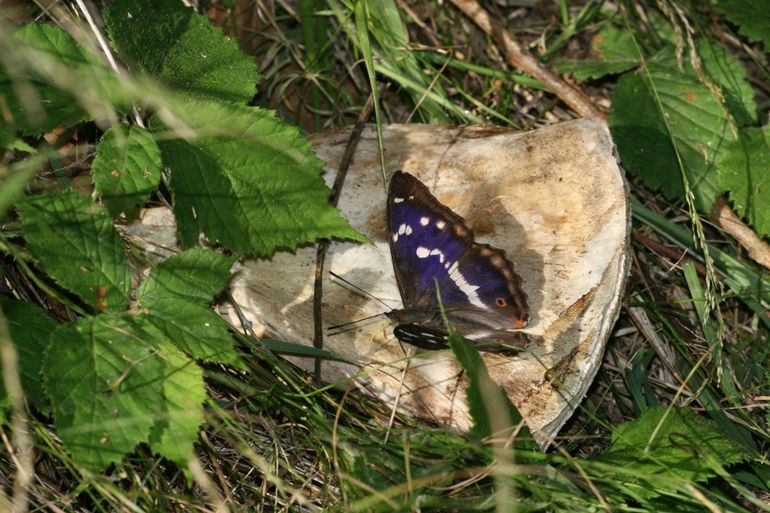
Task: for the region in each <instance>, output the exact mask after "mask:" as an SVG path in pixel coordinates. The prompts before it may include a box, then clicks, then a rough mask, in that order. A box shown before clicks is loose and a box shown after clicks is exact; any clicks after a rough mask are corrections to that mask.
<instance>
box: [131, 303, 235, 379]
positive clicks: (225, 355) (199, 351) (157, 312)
mask: <svg viewBox="0 0 770 513" xmlns="http://www.w3.org/2000/svg"><path fill="white" fill-rule="evenodd" d="M146 315H147V321H148V322H149V323H151V324H153V325H154V326H155V327H156V328H157V329H158V330H160V331H161V332H162V333H163V334H164V335H165V336H166V337H168V338H169V339H170V340H171V341H172V342H173V343H174V345H176V346H177V347H178V348H180V349H181V350H182V351H184V352H185V353H187V354H189V355H190V356H192V357H194V358H197V359H199V360H202V361H205V362H216V363H224V364H228V365H232V366H234V367H241V366H242V365H243V362H242V361H241V359H240V357H239V356H238V353H237V352H236V351H235V341H234V339H233V336H232V334H231V333H230V326H229V325H228V324H227V323H226V322H225V321H224V319H222V318H221V317H220V316H219V315H217V314H216V313H215V312H214V311H213V310H212V309H211V308H209V307H208V306H202V305H196V304H194V303H189V302H186V301H183V300H180V299H167V300H163V299H161V300H157V301H154V302H153V304H152V307H151V308H150V309H149V311H148V312H147V314H146Z"/></svg>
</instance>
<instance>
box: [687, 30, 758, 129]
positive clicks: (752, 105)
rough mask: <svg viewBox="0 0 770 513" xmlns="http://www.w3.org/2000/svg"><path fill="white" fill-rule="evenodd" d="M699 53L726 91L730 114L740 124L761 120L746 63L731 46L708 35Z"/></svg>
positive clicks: (704, 66)
mask: <svg viewBox="0 0 770 513" xmlns="http://www.w3.org/2000/svg"><path fill="white" fill-rule="evenodd" d="M697 46H698V55H699V56H700V58H701V59H702V61H703V68H704V71H705V72H706V74H708V76H709V77H710V78H711V79H712V80H713V81H714V82H715V83H716V85H717V86H719V88H720V89H721V91H722V94H723V95H724V98H725V103H726V105H727V108H728V110H729V111H730V114H732V116H733V117H734V118H735V122H736V123H738V125H741V126H744V125H752V124H754V123H756V121H757V103H756V101H755V100H754V95H755V92H754V88H753V87H752V86H751V84H750V83H749V78H748V73H747V71H746V67H745V66H744V65H743V63H741V61H739V60H738V59H736V58H735V57H733V56H732V55H730V53H729V52H727V50H725V49H724V48H722V47H721V46H719V45H717V44H715V43H714V42H712V41H709V40H707V39H701V40H699V41H698V45H697Z"/></svg>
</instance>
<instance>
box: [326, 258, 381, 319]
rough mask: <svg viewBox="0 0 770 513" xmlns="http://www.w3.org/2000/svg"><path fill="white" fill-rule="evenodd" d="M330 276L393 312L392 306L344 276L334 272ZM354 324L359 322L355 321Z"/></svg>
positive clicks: (330, 272)
mask: <svg viewBox="0 0 770 513" xmlns="http://www.w3.org/2000/svg"><path fill="white" fill-rule="evenodd" d="M329 274H331V275H332V276H334V277H335V278H337V279H338V280H340V281H341V282H343V283H346V284H347V285H348V286H350V287H351V288H353V289H354V290H357V291H358V292H360V293H361V294H363V295H364V296H366V297H368V298H371V299H374V300H375V301H377V302H378V303H380V304H382V305H383V306H385V308H387V309H388V310H392V308H391V307H390V305H389V304H387V303H386V302H385V301H383V300H382V299H380V298H378V297H376V296H374V295H372V294H370V293H369V292H367V291H365V290H364V289H362V288H361V287H359V286H358V285H354V284H353V283H350V282H349V281H348V280H346V279H345V278H343V277H342V276H340V275H339V274H337V273H335V272H334V271H329ZM377 315H382V314H377ZM367 319H369V317H367ZM360 320H362V321H363V320H364V319H360ZM353 322H358V321H353ZM348 324H351V323H348ZM341 326H344V324H342V325H341ZM329 329H331V328H329Z"/></svg>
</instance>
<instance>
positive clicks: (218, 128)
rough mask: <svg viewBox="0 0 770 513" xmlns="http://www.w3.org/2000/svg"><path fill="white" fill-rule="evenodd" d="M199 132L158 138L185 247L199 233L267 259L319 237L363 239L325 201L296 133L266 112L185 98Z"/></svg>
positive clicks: (312, 161)
mask: <svg viewBox="0 0 770 513" xmlns="http://www.w3.org/2000/svg"><path fill="white" fill-rule="evenodd" d="M186 116H187V122H188V124H189V125H190V126H193V127H195V128H196V129H197V130H198V131H199V132H200V133H202V134H203V135H201V137H200V138H199V139H197V140H195V141H193V142H190V141H186V140H183V139H168V138H167V140H163V141H162V142H160V143H159V144H160V147H161V151H162V154H163V161H164V163H165V165H166V166H168V167H169V168H170V170H171V186H172V189H173V195H174V212H175V214H176V219H177V226H178V229H179V232H180V237H181V239H182V241H183V243H184V244H185V245H186V246H193V245H196V244H197V243H198V234H199V232H200V231H202V232H203V233H205V234H206V236H207V237H208V238H209V239H211V240H213V241H216V242H218V243H221V244H223V245H224V246H226V247H228V248H230V249H233V250H235V251H239V252H241V253H247V254H253V255H259V256H268V255H271V254H272V253H273V252H275V251H276V250H277V249H279V248H283V249H290V250H293V249H295V248H296V247H297V246H299V245H301V244H307V243H311V242H314V241H315V240H317V239H319V238H332V237H336V238H344V239H350V240H358V241H366V240H367V239H366V238H365V237H364V236H362V235H360V234H358V233H357V232H356V231H354V230H353V229H352V228H350V227H349V226H348V224H347V222H346V221H345V220H344V219H343V218H342V217H341V216H340V213H339V211H338V210H337V209H335V208H333V207H332V206H331V205H329V195H330V191H329V189H328V188H327V187H326V185H325V184H324V182H323V180H322V179H321V176H320V172H321V168H322V166H323V164H322V162H321V161H320V160H318V159H317V158H316V157H315V155H314V154H313V152H312V150H311V149H310V143H309V142H308V140H307V139H305V138H304V137H302V136H301V135H300V134H299V132H298V130H297V129H296V128H294V127H291V126H288V125H286V124H284V123H283V122H281V121H279V120H278V119H276V118H275V116H274V115H273V114H272V113H271V112H268V111H265V110H262V109H259V108H255V107H246V106H238V105H232V104H219V103H213V102H189V103H188V104H187V108H186Z"/></svg>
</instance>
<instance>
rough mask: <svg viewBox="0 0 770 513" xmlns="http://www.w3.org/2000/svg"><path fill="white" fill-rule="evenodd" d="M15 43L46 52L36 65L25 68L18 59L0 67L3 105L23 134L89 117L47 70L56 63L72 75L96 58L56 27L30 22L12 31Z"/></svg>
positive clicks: (69, 123)
mask: <svg viewBox="0 0 770 513" xmlns="http://www.w3.org/2000/svg"><path fill="white" fill-rule="evenodd" d="M13 38H14V40H15V43H16V44H18V45H21V46H25V47H29V48H32V49H35V50H38V51H40V52H43V53H44V54H46V57H47V60H42V61H39V62H38V63H37V65H38V66H39V69H36V70H35V71H32V70H30V69H25V67H24V65H23V64H21V63H11V62H8V61H4V63H7V66H8V67H7V68H6V69H4V70H0V98H2V99H4V106H3V109H4V110H5V109H7V111H8V113H9V114H10V115H11V117H12V118H13V122H14V124H15V125H16V129H17V130H19V131H20V132H21V133H23V134H25V135H30V134H37V133H40V132H46V131H48V130H51V129H53V128H56V127H58V126H69V125H73V124H75V123H78V122H80V121H83V120H86V119H88V118H89V114H88V113H87V112H86V110H85V109H84V108H83V107H82V106H81V104H80V102H79V101H78V100H77V98H76V96H75V95H74V94H72V93H70V92H68V91H65V90H63V89H60V88H58V87H56V86H55V85H53V83H52V81H51V80H49V78H48V76H47V73H56V72H57V70H56V66H59V67H61V68H63V69H65V70H66V71H67V72H68V73H70V74H72V75H73V76H74V75H76V74H78V73H79V72H82V71H83V70H84V68H87V67H92V66H95V65H96V64H95V62H96V61H95V59H93V58H92V56H91V55H90V54H89V53H88V52H87V51H86V50H85V49H83V48H82V47H81V46H80V45H78V44H77V42H76V41H75V40H74V39H73V38H72V37H71V36H70V35H69V34H67V33H66V32H64V31H63V30H62V29H60V28H59V27H55V26H53V25H47V24H40V23H29V24H26V25H22V26H21V27H20V28H19V29H18V30H16V32H15V33H14V34H13Z"/></svg>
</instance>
